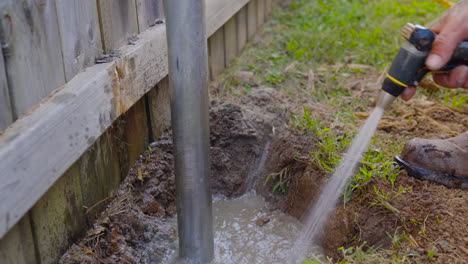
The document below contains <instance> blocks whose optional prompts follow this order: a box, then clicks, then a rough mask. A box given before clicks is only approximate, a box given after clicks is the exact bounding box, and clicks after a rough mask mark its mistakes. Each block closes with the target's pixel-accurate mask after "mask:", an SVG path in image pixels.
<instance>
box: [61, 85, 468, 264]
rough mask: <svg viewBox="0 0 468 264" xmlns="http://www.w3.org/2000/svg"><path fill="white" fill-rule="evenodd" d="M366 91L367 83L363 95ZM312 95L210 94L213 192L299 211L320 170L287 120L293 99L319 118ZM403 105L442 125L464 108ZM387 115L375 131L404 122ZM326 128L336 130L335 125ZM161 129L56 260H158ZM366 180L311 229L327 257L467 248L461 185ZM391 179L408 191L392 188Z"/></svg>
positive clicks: (306, 141)
mask: <svg viewBox="0 0 468 264" xmlns="http://www.w3.org/2000/svg"><path fill="white" fill-rule="evenodd" d="M375 92H376V91H375V89H374V91H371V94H372V95H374V94H375ZM312 102H313V100H306V99H304V98H302V99H297V98H293V99H291V98H290V97H288V96H286V95H284V94H282V93H281V92H280V91H278V90H277V89H273V88H266V87H263V88H255V89H253V90H252V91H251V92H249V93H247V94H246V95H244V96H241V97H236V98H231V99H229V100H224V99H223V100H219V99H215V100H213V101H212V102H211V107H210V141H211V183H212V191H213V194H215V195H223V196H226V197H228V198H234V197H239V196H241V195H242V194H244V193H245V192H247V191H249V190H250V189H254V190H255V191H256V192H257V194H260V195H261V196H263V197H264V198H265V200H266V201H267V202H268V204H269V207H270V208H269V210H272V211H274V210H281V211H283V212H286V213H287V214H289V215H291V216H293V217H296V218H298V219H302V217H303V216H304V214H305V213H306V212H307V210H308V207H309V204H310V203H311V202H313V201H314V199H315V198H316V197H317V195H318V194H319V192H320V189H321V186H322V185H323V184H324V183H326V181H327V179H328V176H329V175H330V172H326V171H324V170H323V169H322V168H320V166H318V165H317V163H315V162H313V159H312V157H311V156H312V154H311V153H313V152H314V151H317V144H318V139H317V137H316V136H315V135H314V134H313V133H309V132H304V131H301V130H298V129H297V128H296V127H295V124H294V123H293V122H292V120H293V118H292V117H293V116H294V115H295V114H297V113H300V112H302V108H303V107H305V108H309V109H311V112H312V113H314V115H315V116H316V117H319V118H322V119H323V120H327V118H328V117H327V115H328V112H329V109H328V108H327V106H325V105H321V104H320V103H312ZM427 103H428V102H427V101H426V102H424V103H423V105H424V104H427ZM405 107H406V108H411V109H417V107H416V106H407V105H403V106H401V107H399V108H396V109H395V110H394V111H401V112H405V113H412V114H413V116H414V118H413V119H411V120H416V121H417V120H419V119H424V118H427V117H428V116H429V117H430V118H431V119H432V120H434V119H437V118H439V117H440V118H439V119H438V122H439V123H441V124H443V123H444V122H451V121H453V120H456V118H463V117H464V114H463V113H457V112H454V111H450V114H451V115H454V116H453V117H451V118H447V116H446V115H447V114H445V116H439V117H438V116H436V114H434V115H432V117H431V114H430V113H429V114H427V113H424V114H422V113H421V112H420V111H419V112H418V110H415V111H413V112H411V111H409V110H408V109H406V108H405ZM434 107H435V108H437V107H439V108H440V107H442V106H440V105H436V106H434ZM434 107H432V108H431V107H429V108H427V107H425V109H433V108H434ZM420 109H423V108H420ZM420 109H419V110H420ZM444 110H446V109H444ZM439 113H440V112H439ZM443 119H445V120H443ZM403 120H404V122H406V121H408V120H409V119H408V118H405V119H403ZM392 122H393V123H392ZM396 122H398V120H395V119H393V118H391V117H387V118H384V120H383V121H382V124H381V126H380V131H381V132H383V133H393V132H392V131H393V130H395V129H397V127H399V129H400V130H404V131H410V129H411V128H406V127H404V126H402V125H401V124H396ZM458 124H459V123H458ZM410 125H411V124H410ZM416 127H417V126H416V125H414V126H412V129H419V130H418V131H423V130H424V129H425V130H424V133H426V134H427V133H430V132H431V131H432V130H431V129H432V128H431V126H428V127H426V128H416ZM333 129H336V130H340V129H342V130H344V128H342V127H341V128H340V126H339V125H337V126H335V127H333ZM463 129H466V125H465V127H463V126H462V127H460V128H456V129H455V130H453V128H452V129H451V131H452V132H453V133H461V132H462V131H463ZM398 133H402V132H401V131H398ZM408 133H410V132H408ZM424 133H420V134H422V135H424ZM412 134H417V133H414V132H412ZM171 138H172V137H171V134H170V132H169V131H168V132H167V133H166V134H165V135H164V136H163V137H162V138H161V139H160V140H158V141H156V142H153V143H152V144H150V146H149V147H148V150H147V151H146V152H145V153H143V154H142V155H141V157H140V159H139V160H138V161H137V162H136V164H135V165H134V166H133V167H132V168H131V170H130V172H129V174H128V176H127V177H126V178H125V180H124V181H123V182H122V184H121V185H120V188H119V190H118V191H117V192H116V193H115V194H114V198H113V200H112V202H110V203H109V204H108V206H107V208H106V210H105V211H104V212H103V213H102V214H101V215H100V217H99V218H98V219H97V220H96V222H95V223H94V225H93V228H92V229H90V230H88V232H87V233H86V235H85V237H84V238H83V239H82V240H81V241H78V242H76V243H75V244H74V245H73V246H72V247H71V248H70V249H69V250H68V252H67V253H66V254H65V255H64V256H63V257H62V259H61V260H60V263H159V262H158V261H162V259H163V256H165V255H167V252H168V251H174V246H173V241H174V240H175V239H176V236H177V234H176V229H175V228H174V225H168V224H167V223H169V222H171V223H174V221H176V220H175V219H176V218H175V216H176V205H175V199H176V197H175V175H174V164H173V162H174V158H173V153H172V139H171ZM336 140H338V141H339V140H340V138H336ZM367 186H369V187H368V188H366V186H364V187H363V188H360V189H359V190H358V191H355V193H354V194H353V196H352V198H351V199H350V200H349V201H347V202H346V204H344V202H343V200H341V201H340V202H339V203H338V204H337V206H336V208H335V209H334V213H333V216H332V217H331V219H330V221H329V223H328V225H327V227H326V228H325V229H324V230H323V232H322V234H321V235H320V245H321V247H322V248H323V251H324V253H325V255H327V256H328V257H329V258H330V260H331V261H333V262H336V261H339V260H341V259H343V258H344V257H346V254H347V253H349V252H347V253H345V252H344V251H343V249H346V248H350V247H360V246H362V245H363V246H362V248H363V249H367V248H377V247H380V248H382V249H385V250H383V251H381V253H380V254H381V255H383V257H385V254H388V255H390V254H392V252H393V251H392V250H401V247H397V245H396V244H397V243H404V244H405V245H406V246H405V250H406V251H407V252H405V255H407V256H408V259H409V261H410V262H412V261H414V262H432V261H433V260H434V258H437V260H438V262H440V263H456V261H460V260H463V258H464V257H466V256H467V255H468V251H467V244H468V241H467V239H466V237H465V236H464V235H463V234H466V233H467V231H468V230H467V226H466V223H465V221H464V215H465V213H466V211H467V209H468V208H467V207H468V205H467V203H466V201H467V198H468V197H467V193H466V191H461V190H450V189H447V188H445V187H442V186H437V185H434V184H432V183H428V182H424V181H419V180H415V179H412V178H410V177H408V176H406V175H405V172H404V171H401V172H400V176H399V177H398V180H397V182H396V183H395V184H394V186H392V184H391V183H389V182H388V181H386V180H384V179H382V178H378V177H377V178H373V179H371V180H370V181H369V182H367ZM370 186H377V188H378V190H379V192H381V193H385V194H386V195H388V196H391V197H394V198H393V199H392V200H390V201H387V202H389V203H390V204H389V205H390V206H387V207H386V206H378V204H377V203H376V195H375V194H376V191H375V190H376V189H375V187H374V188H371V187H370ZM408 187H411V190H409V188H408ZM401 188H407V189H408V190H409V191H406V192H404V193H400V194H399V192H398V190H401ZM382 202H385V201H382ZM389 208H390V209H389ZM264 224H265V225H268V222H267V221H265V222H264ZM399 234H405V239H404V241H403V240H399V239H397V238H398V237H399V236H398V235H399ZM402 236H403V235H402ZM402 236H401V237H402ZM428 252H433V253H431V254H434V255H433V257H432V259H429V258H427V255H428ZM158 258H159V260H158ZM465 259H466V258H465ZM330 260H329V261H330Z"/></svg>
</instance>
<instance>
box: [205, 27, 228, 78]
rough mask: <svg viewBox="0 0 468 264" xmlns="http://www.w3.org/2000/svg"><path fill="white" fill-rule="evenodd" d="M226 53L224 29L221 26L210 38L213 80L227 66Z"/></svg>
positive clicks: (209, 59) (209, 60)
mask: <svg viewBox="0 0 468 264" xmlns="http://www.w3.org/2000/svg"><path fill="white" fill-rule="evenodd" d="M224 55H225V53H224V30H223V28H221V29H219V30H218V31H216V32H215V33H214V34H213V35H211V37H210V38H209V39H208V64H209V69H210V78H211V80H214V79H215V78H216V77H217V76H218V75H219V74H221V73H222V72H223V70H224V68H225V66H226V64H225V59H224Z"/></svg>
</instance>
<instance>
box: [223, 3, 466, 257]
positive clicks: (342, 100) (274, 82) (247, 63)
mask: <svg viewBox="0 0 468 264" xmlns="http://www.w3.org/2000/svg"><path fill="white" fill-rule="evenodd" d="M445 10H446V9H445V8H444V7H442V6H440V5H438V4H437V3H435V2H434V1H432V0H421V1H412V0H374V1H372V0H327V1H323V0H295V1H292V3H291V4H290V5H289V8H286V9H277V10H276V11H275V12H274V15H273V16H272V18H271V19H270V21H269V22H268V23H267V24H266V25H265V27H264V30H263V31H264V35H263V37H262V38H261V39H260V40H258V41H255V42H253V43H250V44H249V45H248V46H247V48H246V49H244V51H243V55H242V56H241V57H239V58H238V59H236V60H235V63H234V65H233V66H231V67H230V68H229V69H228V70H227V73H226V74H225V75H224V78H223V79H224V80H223V82H222V89H221V90H222V92H224V93H225V94H229V95H233V96H238V95H243V94H245V93H249V92H250V91H251V90H252V89H255V87H256V86H269V87H274V88H276V89H281V90H282V91H283V92H284V93H285V94H287V95H289V96H291V97H298V96H301V95H302V94H307V95H308V98H311V99H310V100H312V101H313V102H320V103H322V104H326V105H328V106H330V108H331V109H332V110H331V111H330V113H329V114H330V117H329V118H327V119H328V120H321V119H320V118H318V117H317V116H314V113H312V112H311V110H310V109H307V108H303V111H302V113H297V114H295V115H293V116H292V122H291V125H292V126H293V127H294V128H295V129H297V130H298V131H301V132H302V133H306V134H310V135H311V138H313V139H314V140H315V143H316V144H315V146H316V148H314V150H313V151H311V153H310V154H311V155H310V157H311V162H313V163H314V164H316V165H317V167H318V168H320V169H321V170H322V171H324V172H327V173H331V172H332V171H333V170H334V168H335V167H336V165H337V164H338V163H339V162H340V160H341V158H342V155H343V153H344V152H345V150H346V148H347V147H348V146H349V144H350V143H351V141H352V139H353V137H354V135H355V134H356V129H357V128H358V120H356V117H355V113H356V112H365V111H368V109H369V105H370V103H371V100H372V98H356V97H353V96H352V95H351V93H350V90H349V89H347V88H346V84H347V83H349V81H350V79H351V80H352V79H353V78H352V77H354V80H356V79H359V78H361V76H364V75H363V74H365V72H364V73H363V70H360V69H350V68H347V67H336V66H337V65H339V64H346V63H354V64H365V65H370V66H372V67H374V68H375V69H377V71H378V72H383V71H384V70H385V69H386V68H387V67H388V65H389V64H390V63H391V62H392V60H393V57H394V56H395V54H396V53H397V52H398V49H399V47H400V45H401V44H402V43H403V41H404V39H403V37H401V36H400V33H399V32H400V29H401V27H402V26H403V25H404V24H406V23H407V22H411V23H417V24H422V25H428V24H429V23H430V22H431V21H433V20H434V19H436V18H437V17H439V16H440V15H441V14H442V13H443V12H444V11H445ZM291 65H294V67H292V69H290V70H291V71H289V72H287V71H286V70H285V69H286V68H289V67H288V66H291ZM239 70H244V71H252V72H253V73H254V78H255V82H254V83H255V84H252V83H251V84H249V85H247V86H245V85H243V84H241V83H240V82H239V81H238V80H237V79H236V78H235V73H236V72H238V71H239ZM309 70H312V71H313V72H314V73H315V78H318V79H319V83H320V84H319V85H316V87H315V90H308V89H307V72H308V71H309ZM418 94H419V95H421V94H423V95H425V96H428V97H429V98H430V99H431V100H434V101H439V102H440V103H442V104H445V105H448V106H451V107H454V108H460V107H461V106H462V105H466V102H467V100H468V98H467V96H466V94H463V91H460V90H450V89H441V90H440V91H438V92H432V93H431V92H428V91H420V92H418ZM310 95H312V96H310ZM330 120H332V121H333V122H334V123H339V124H341V125H342V127H341V128H335V127H333V126H332V125H331V124H330V123H331V121H330ZM394 140H395V137H393V136H392V135H386V134H385V133H377V134H376V136H375V137H374V139H373V142H372V143H371V146H370V147H369V150H368V151H367V153H366V155H365V157H364V158H363V160H362V161H361V166H360V168H359V171H358V172H357V173H356V175H355V176H354V177H353V179H352V181H351V183H350V185H349V187H348V189H346V190H345V191H344V193H343V195H344V199H343V200H344V202H345V203H346V202H347V201H349V200H350V199H353V197H355V196H356V194H359V192H360V191H361V190H364V189H365V188H371V189H370V190H371V191H372V190H373V191H374V193H375V200H374V201H373V202H372V205H370V206H379V207H382V210H390V211H392V212H394V213H398V210H397V209H396V208H394V207H393V206H392V204H391V202H392V200H393V199H395V198H396V196H398V195H401V194H403V193H404V192H406V191H408V189H402V188H395V189H394V190H392V191H391V192H390V193H387V192H385V191H383V190H381V189H378V188H374V187H375V186H373V185H372V184H369V182H370V181H371V179H372V178H375V177H381V178H384V179H385V180H387V181H388V182H390V183H391V184H392V186H394V187H395V182H396V179H397V176H398V171H399V169H398V167H397V166H396V165H395V164H394V163H393V157H394V156H395V155H396V154H398V153H399V151H400V148H401V145H398V144H395V143H394ZM288 178H289V177H288V173H287V170H286V171H281V172H279V173H274V174H270V175H267V176H266V182H269V181H271V182H273V183H274V186H273V189H274V191H277V192H280V193H286V192H287V190H288V189H287V187H288V184H287V183H288ZM372 188H374V189H372ZM421 225H422V226H424V225H423V224H421ZM421 229H422V232H424V229H423V228H421ZM404 238H405V235H404V234H402V235H398V234H395V235H394V237H393V238H392V241H394V245H393V248H392V249H391V250H383V249H375V248H368V247H367V246H365V245H361V246H358V247H352V248H347V249H344V248H341V249H340V251H341V252H342V260H341V261H340V263H408V262H410V257H408V256H409V255H411V254H413V255H414V254H415V253H414V252H406V251H403V248H404V244H405V242H406V241H405V239H404ZM433 257H434V256H433V253H432V254H431V253H430V252H429V253H428V256H427V258H428V259H430V258H433ZM303 263H304V264H315V263H322V262H320V261H318V260H308V261H304V262H303Z"/></svg>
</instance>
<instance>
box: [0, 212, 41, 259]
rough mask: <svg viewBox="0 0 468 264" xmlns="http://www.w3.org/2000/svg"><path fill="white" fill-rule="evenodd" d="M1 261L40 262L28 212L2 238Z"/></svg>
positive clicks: (0, 247) (0, 240)
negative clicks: (37, 258)
mask: <svg viewBox="0 0 468 264" xmlns="http://www.w3.org/2000/svg"><path fill="white" fill-rule="evenodd" d="M0 263H2V264H38V263H39V262H38V261H37V260H36V254H35V249H34V240H33V234H32V230H31V222H30V217H29V214H26V215H25V216H24V217H23V218H22V219H21V220H20V221H19V222H18V224H16V225H15V226H14V227H13V228H12V229H11V230H10V231H9V232H8V233H7V234H6V235H5V236H4V237H3V238H2V239H0Z"/></svg>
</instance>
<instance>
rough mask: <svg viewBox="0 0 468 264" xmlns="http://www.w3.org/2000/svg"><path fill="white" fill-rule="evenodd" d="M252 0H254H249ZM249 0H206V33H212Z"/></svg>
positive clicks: (209, 34) (208, 34)
mask: <svg viewBox="0 0 468 264" xmlns="http://www.w3.org/2000/svg"><path fill="white" fill-rule="evenodd" d="M250 1H254V0H250ZM248 2H249V0H207V1H206V14H208V15H207V16H206V18H207V19H206V34H207V36H211V35H213V34H214V33H215V32H216V31H217V30H218V29H220V28H221V27H222V26H223V25H224V24H225V23H226V22H227V21H228V20H229V19H231V17H232V16H233V15H234V14H235V13H237V12H238V11H239V10H240V9H241V8H242V7H244V6H245V5H246V4H247V3H248Z"/></svg>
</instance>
